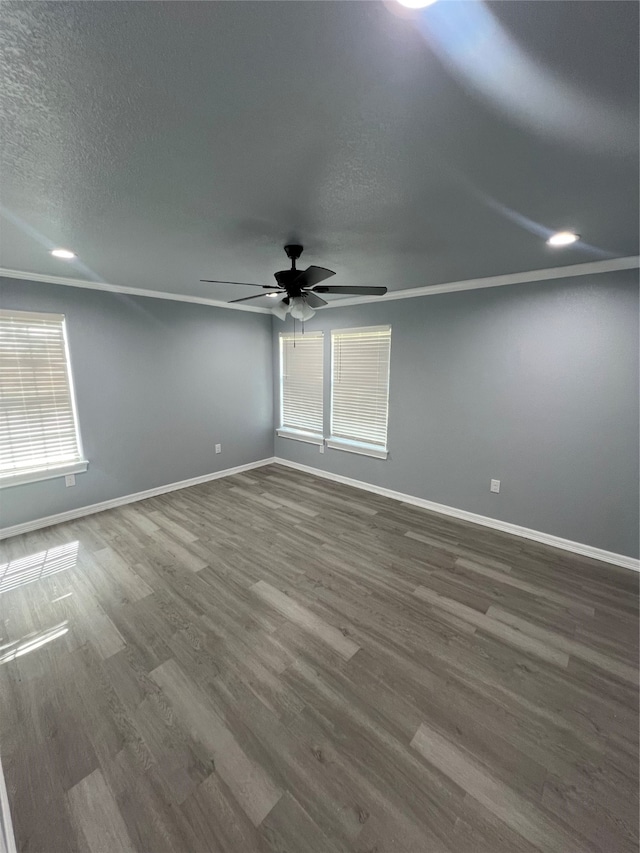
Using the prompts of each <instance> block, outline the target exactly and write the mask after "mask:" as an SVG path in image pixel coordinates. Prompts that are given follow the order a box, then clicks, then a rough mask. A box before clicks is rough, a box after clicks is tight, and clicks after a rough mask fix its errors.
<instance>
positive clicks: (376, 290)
mask: <svg viewBox="0 0 640 853" xmlns="http://www.w3.org/2000/svg"><path fill="white" fill-rule="evenodd" d="M313 292H314V293H342V294H344V295H345V296H346V294H347V293H352V294H353V295H354V296H383V295H384V294H385V293H386V292H387V288H386V287H349V286H348V285H345V286H344V287H342V286H340V285H333V284H328V285H327V284H321V285H319V286H318V287H314V288H313Z"/></svg>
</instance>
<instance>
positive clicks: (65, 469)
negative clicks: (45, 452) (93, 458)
mask: <svg viewBox="0 0 640 853" xmlns="http://www.w3.org/2000/svg"><path fill="white" fill-rule="evenodd" d="M88 467H89V463H88V462H87V460H86V459H81V460H80V461H78V462H71V463H69V464H68V465H57V466H56V467H55V468H39V469H37V470H32V471H24V472H23V473H21V474H8V475H7V476H4V477H0V489H8V488H9V487H10V486H24V485H25V484H26V483H39V482H40V481H41V480H53V479H54V477H65V476H66V475H67V474H82V473H83V472H84V471H86V470H87V468H88Z"/></svg>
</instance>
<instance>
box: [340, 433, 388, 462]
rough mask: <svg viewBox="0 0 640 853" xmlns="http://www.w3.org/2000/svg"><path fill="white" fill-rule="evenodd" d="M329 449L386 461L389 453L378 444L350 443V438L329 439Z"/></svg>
mask: <svg viewBox="0 0 640 853" xmlns="http://www.w3.org/2000/svg"><path fill="white" fill-rule="evenodd" d="M327 447H330V448H331V449H332V450H345V451H346V452H347V453H359V454H360V456H372V457H373V458H374V459H386V458H387V456H388V455H389V451H388V450H387V448H386V447H379V446H378V445H377V444H366V443H365V442H364V441H350V440H349V439H348V438H328V439H327Z"/></svg>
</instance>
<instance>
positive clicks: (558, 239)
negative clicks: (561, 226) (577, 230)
mask: <svg viewBox="0 0 640 853" xmlns="http://www.w3.org/2000/svg"><path fill="white" fill-rule="evenodd" d="M579 239H580V235H579V234H574V232H573V231H556V233H555V234H552V235H551V237H549V239H548V240H547V243H548V245H549V246H570V245H571V244H572V243H575V242H576V241H577V240H579Z"/></svg>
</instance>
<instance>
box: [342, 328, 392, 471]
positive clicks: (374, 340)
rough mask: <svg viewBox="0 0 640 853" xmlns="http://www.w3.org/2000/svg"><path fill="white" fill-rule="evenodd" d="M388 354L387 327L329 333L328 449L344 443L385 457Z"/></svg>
mask: <svg viewBox="0 0 640 853" xmlns="http://www.w3.org/2000/svg"><path fill="white" fill-rule="evenodd" d="M390 354H391V327H390V326H371V327H368V328H363V329H344V330H342V331H334V332H332V333H331V370H332V383H331V439H330V440H329V441H328V442H327V443H328V444H329V446H335V447H340V446H341V442H340V440H343V441H345V440H346V441H347V442H354V443H358V444H364V445H371V446H373V447H374V448H380V449H381V450H383V451H385V453H384V456H386V447H387V421H388V415H389V359H390ZM335 440H338V441H335ZM343 449H350V448H348V447H344V448H343ZM355 452H361V451H358V449H357V448H355ZM374 455H375V454H374Z"/></svg>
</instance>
